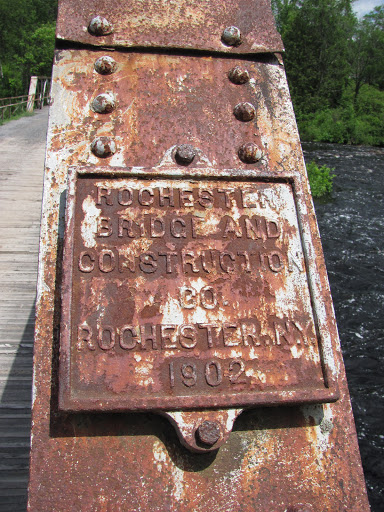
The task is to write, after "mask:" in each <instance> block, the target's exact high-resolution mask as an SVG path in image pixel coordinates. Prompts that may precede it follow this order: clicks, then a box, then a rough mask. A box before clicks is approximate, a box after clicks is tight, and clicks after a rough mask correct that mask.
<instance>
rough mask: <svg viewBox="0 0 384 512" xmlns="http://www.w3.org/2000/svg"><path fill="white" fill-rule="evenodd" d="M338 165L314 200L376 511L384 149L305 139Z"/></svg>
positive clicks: (383, 376) (382, 420) (379, 498)
mask: <svg viewBox="0 0 384 512" xmlns="http://www.w3.org/2000/svg"><path fill="white" fill-rule="evenodd" d="M303 150H304V156H305V159H306V161H307V162H310V161H311V160H315V161H316V163H318V164H320V165H324V164H326V165H328V166H329V167H334V169H335V170H334V174H335V175H336V177H335V179H334V187H333V188H334V190H333V193H332V197H331V198H330V200H329V201H326V202H319V201H315V208H316V214H317V220H318V224H319V228H320V233H321V238H322V243H323V249H324V253H325V259H326V263H327V269H328V275H329V280H330V284H331V290H332V296H333V301H334V305H335V310H336V318H337V322H338V327H339V332H340V339H341V345H342V350H343V355H344V362H345V367H346V371H347V378H348V384H349V390H350V394H351V399H352V406H353V412H354V415H355V422H356V428H357V433H358V438H359V445H360V452H361V457H362V461H363V468H364V473H365V478H366V482H367V489H368V495H369V500H370V504H371V508H372V512H382V511H384V366H383V362H384V310H383V309H384V308H383V306H384V270H383V269H384V262H383V253H384V242H383V237H384V208H383V205H384V200H383V199H384V197H383V195H384V149H382V148H371V147H351V146H341V145H338V144H317V143H304V144H303Z"/></svg>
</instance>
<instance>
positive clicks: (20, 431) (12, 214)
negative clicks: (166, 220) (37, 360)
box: [0, 107, 48, 512]
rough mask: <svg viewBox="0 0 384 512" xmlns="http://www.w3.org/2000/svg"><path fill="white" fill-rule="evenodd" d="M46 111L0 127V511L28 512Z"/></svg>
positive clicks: (46, 109)
mask: <svg viewBox="0 0 384 512" xmlns="http://www.w3.org/2000/svg"><path fill="white" fill-rule="evenodd" d="M47 122H48V108H47V107H45V108H44V109H42V110H39V111H36V112H35V113H34V115H33V116H31V117H24V118H22V119H19V120H17V121H11V122H9V123H7V124H5V125H3V126H0V147H1V151H0V275H1V280H0V511H1V512H8V511H9V512H11V511H12V512H18V511H20V512H21V511H23V512H24V511H25V510H26V501H27V484H28V466H29V438H30V410H31V387H32V355H33V331H34V315H35V296H36V278H37V258H38V246H39V230H40V211H41V198H42V186H43V172H44V153H45V138H46V129H47Z"/></svg>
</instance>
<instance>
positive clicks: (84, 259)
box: [79, 251, 95, 273]
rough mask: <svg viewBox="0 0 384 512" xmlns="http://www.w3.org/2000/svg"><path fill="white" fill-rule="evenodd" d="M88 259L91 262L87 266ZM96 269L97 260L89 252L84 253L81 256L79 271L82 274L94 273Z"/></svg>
mask: <svg viewBox="0 0 384 512" xmlns="http://www.w3.org/2000/svg"><path fill="white" fill-rule="evenodd" d="M87 259H88V260H89V262H88V264H87ZM94 269H95V258H94V257H93V256H92V255H91V254H89V252H87V251H83V252H81V253H80V255H79V270H80V271H81V272H87V273H88V272H92V271H93V270H94Z"/></svg>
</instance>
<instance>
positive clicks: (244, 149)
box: [238, 142, 263, 164]
mask: <svg viewBox="0 0 384 512" xmlns="http://www.w3.org/2000/svg"><path fill="white" fill-rule="evenodd" d="M238 155H239V158H240V160H241V161H242V162H244V163H246V164H254V163H255V162H258V161H259V160H260V158H261V157H262V156H263V153H262V151H261V149H259V147H258V146H257V145H256V144H255V143H254V142H248V143H247V144H243V145H242V146H241V147H240V148H239V152H238Z"/></svg>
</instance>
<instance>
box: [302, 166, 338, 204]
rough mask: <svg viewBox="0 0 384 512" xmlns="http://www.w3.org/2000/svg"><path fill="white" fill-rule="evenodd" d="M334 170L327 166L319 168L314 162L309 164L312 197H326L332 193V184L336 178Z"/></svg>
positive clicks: (308, 171)
mask: <svg viewBox="0 0 384 512" xmlns="http://www.w3.org/2000/svg"><path fill="white" fill-rule="evenodd" d="M333 171H334V169H330V168H329V167H327V166H326V165H322V166H321V167H319V166H318V165H317V164H316V163H315V162H314V161H312V162H309V164H307V173H308V179H309V184H310V186H311V192H312V197H316V198H317V197H324V196H327V195H329V194H330V193H331V192H332V182H333V179H334V177H335V175H334V174H333Z"/></svg>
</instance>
